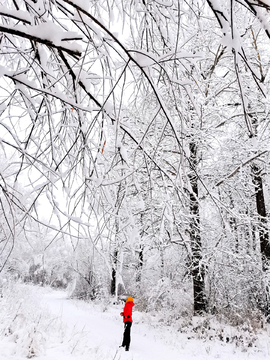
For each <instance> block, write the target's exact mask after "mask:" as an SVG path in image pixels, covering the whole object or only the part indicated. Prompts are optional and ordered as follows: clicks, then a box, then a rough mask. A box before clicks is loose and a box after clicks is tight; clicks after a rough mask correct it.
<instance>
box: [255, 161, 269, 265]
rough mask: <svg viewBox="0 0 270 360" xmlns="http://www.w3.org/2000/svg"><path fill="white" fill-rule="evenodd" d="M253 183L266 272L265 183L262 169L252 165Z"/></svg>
mask: <svg viewBox="0 0 270 360" xmlns="http://www.w3.org/2000/svg"><path fill="white" fill-rule="evenodd" d="M252 175H253V183H254V185H255V195H256V207H257V213H258V221H259V240H260V250H261V256H262V267H263V270H264V271H266V270H267V268H268V266H269V264H268V263H269V260H270V243H269V232H268V228H267V216H266V208H265V201H264V193H263V182H262V177H261V169H260V168H259V167H258V166H257V165H256V164H253V165H252Z"/></svg>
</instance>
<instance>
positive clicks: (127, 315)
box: [121, 301, 134, 323]
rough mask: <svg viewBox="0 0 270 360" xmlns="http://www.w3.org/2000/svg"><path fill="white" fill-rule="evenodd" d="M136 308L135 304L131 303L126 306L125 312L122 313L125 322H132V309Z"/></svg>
mask: <svg viewBox="0 0 270 360" xmlns="http://www.w3.org/2000/svg"><path fill="white" fill-rule="evenodd" d="M133 306H134V303H133V302H131V301H129V302H127V303H126V304H125V307H124V311H123V312H122V313H121V315H122V316H123V322H124V323H125V322H127V321H130V322H132V308H133Z"/></svg>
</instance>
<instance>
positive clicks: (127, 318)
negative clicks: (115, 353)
mask: <svg viewBox="0 0 270 360" xmlns="http://www.w3.org/2000/svg"><path fill="white" fill-rule="evenodd" d="M133 306H134V302H133V298H132V297H131V296H129V297H128V298H127V301H126V304H125V307H124V310H123V312H121V314H120V315H121V316H123V322H124V335H123V341H122V345H121V346H120V347H125V348H126V351H129V346H130V329H131V325H132V308H133Z"/></svg>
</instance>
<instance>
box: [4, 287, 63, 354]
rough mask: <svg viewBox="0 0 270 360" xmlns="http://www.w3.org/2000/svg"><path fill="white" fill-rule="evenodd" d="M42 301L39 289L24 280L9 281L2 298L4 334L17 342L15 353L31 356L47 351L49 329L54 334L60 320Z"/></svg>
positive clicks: (14, 346)
mask: <svg viewBox="0 0 270 360" xmlns="http://www.w3.org/2000/svg"><path fill="white" fill-rule="evenodd" d="M39 304H40V299H39V296H38V295H37V294H36V292H35V289H34V288H32V287H29V286H27V285H24V284H15V283H7V285H6V286H5V287H4V289H3V297H2V298H1V299H0V336H1V337H3V336H4V337H6V338H7V339H8V340H9V343H10V344H11V346H12V344H13V353H14V354H17V355H22V356H24V357H26V358H28V359H30V358H33V357H35V356H39V355H41V354H43V353H44V352H45V349H46V342H47V340H48V336H49V335H48V333H49V332H50V336H51V335H53V333H54V331H55V328H54V327H53V326H52V325H53V323H54V325H55V321H58V320H57V319H53V318H52V317H51V315H50V314H49V313H47V312H46V309H45V310H44V308H43V309H41V308H40V306H39ZM48 329H49V332H48Z"/></svg>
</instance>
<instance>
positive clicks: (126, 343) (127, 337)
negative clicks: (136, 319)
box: [122, 321, 132, 350]
mask: <svg viewBox="0 0 270 360" xmlns="http://www.w3.org/2000/svg"><path fill="white" fill-rule="evenodd" d="M131 325H132V322H130V321H126V322H125V323H124V336H123V342H122V346H123V347H126V350H129V345H130V328H131Z"/></svg>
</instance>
